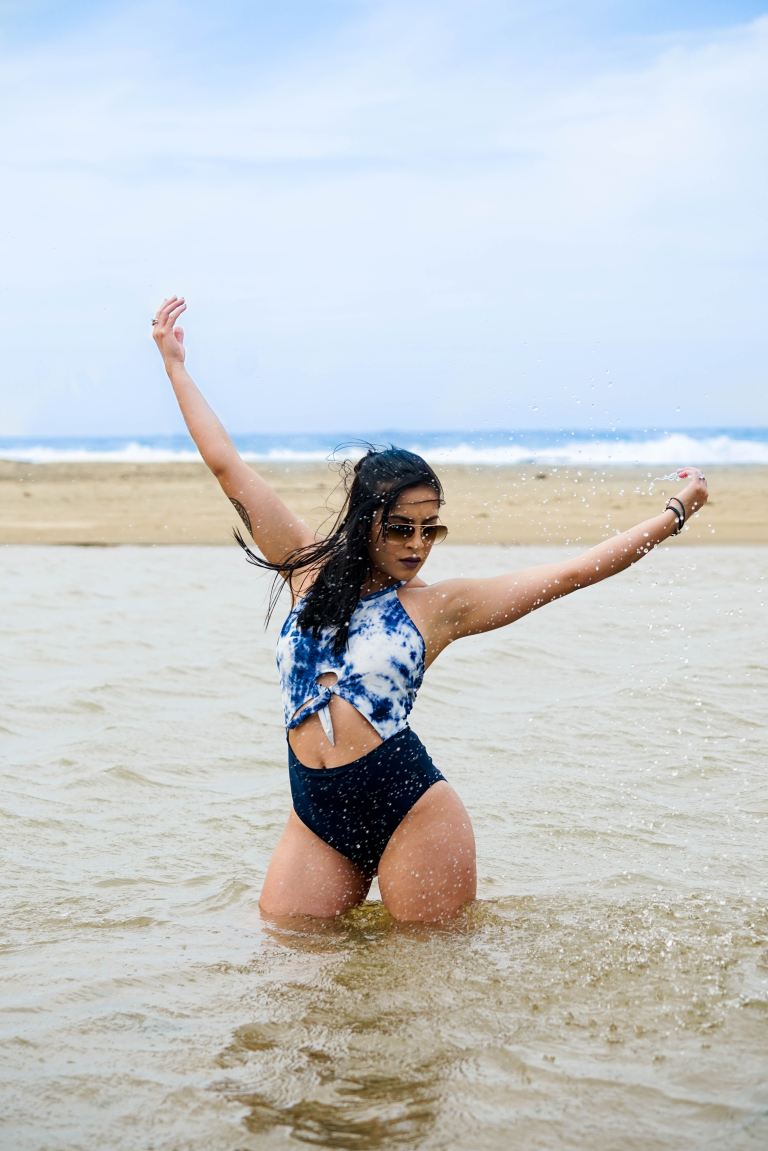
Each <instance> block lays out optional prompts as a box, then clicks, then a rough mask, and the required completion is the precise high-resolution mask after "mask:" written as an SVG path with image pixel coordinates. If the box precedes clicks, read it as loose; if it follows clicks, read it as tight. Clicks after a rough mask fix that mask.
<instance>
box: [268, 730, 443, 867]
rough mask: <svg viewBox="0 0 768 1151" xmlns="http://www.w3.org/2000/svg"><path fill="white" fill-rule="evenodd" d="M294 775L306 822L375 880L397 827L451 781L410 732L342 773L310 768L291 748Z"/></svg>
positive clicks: (293, 787) (297, 800) (392, 738)
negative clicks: (419, 801) (434, 787)
mask: <svg viewBox="0 0 768 1151" xmlns="http://www.w3.org/2000/svg"><path fill="white" fill-rule="evenodd" d="M288 771H289V774H290V779H291V795H292V796H293V806H294V809H295V811H296V814H297V815H298V817H299V819H300V820H301V822H302V823H304V824H306V826H307V827H308V828H309V829H310V831H314V833H315V835H318V836H319V837H320V839H322V840H324V841H325V842H326V843H327V844H329V845H330V846H331V847H335V848H336V850H337V851H340V852H341V854H342V855H345V856H346V857H347V859H351V860H352V862H353V863H355V864H357V866H358V867H359V868H360V869H361V870H362V871H363V872H364V873H365V875H366V877H368V878H371V879H372V878H373V876H374V875H375V874H376V871H377V868H378V866H379V860H380V859H381V857H382V855H383V853H384V848H385V847H386V846H387V843H388V842H389V839H390V836H391V835H392V832H393V831H394V830H395V828H396V827H397V825H398V824H399V823H400V822H401V821H402V820H403V818H404V817H405V816H406V815H407V814H408V812H409V811H410V810H411V808H412V807H413V805H414V803H416V801H417V799H420V798H421V796H422V795H423V794H424V792H425V791H428V790H429V788H430V787H431V786H432V784H433V783H437V782H438V781H439V780H441V779H445V776H444V775H443V774H442V772H440V771H439V770H438V769H437V768H436V767H435V765H434V763H433V762H432V760H431V759H430V757H429V754H428V753H427V749H426V748H425V747H424V744H423V743H422V742H421V740H420V739H419V737H418V736H417V735H415V734H414V732H412V731H411V729H410V728H409V727H404V728H403V729H402V730H401V731H398V732H397V733H396V734H395V735H392V736H390V737H389V739H386V740H384V742H383V743H380V744H379V746H378V747H375V748H374V749H373V751H369V752H368V754H367V755H363V756H361V757H360V759H355V760H353V762H352V763H345V764H344V765H343V766H342V767H306V766H305V765H304V764H303V763H301V762H300V761H299V760H298V759H297V758H296V756H295V755H294V753H293V749H292V748H291V745H290V744H289V745H288Z"/></svg>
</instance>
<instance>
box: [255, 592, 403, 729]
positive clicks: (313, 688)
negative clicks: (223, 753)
mask: <svg viewBox="0 0 768 1151" xmlns="http://www.w3.org/2000/svg"><path fill="white" fill-rule="evenodd" d="M400 587H402V584H396V585H395V586H393V587H388V588H384V589H383V590H382V591H377V592H373V594H372V595H367V596H364V597H363V598H362V599H361V600H360V602H359V603H358V605H357V607H356V608H355V610H354V612H353V613H352V618H351V619H350V621H349V638H348V641H347V646H346V648H345V649H344V651H343V652H342V653H341V654H340V655H336V654H335V653H334V651H333V639H334V632H333V631H332V630H331V629H330V628H328V629H326V630H324V631H322V632H321V633H320V635H319V636H318V637H315V636H313V635H312V634H311V632H309V631H302V630H301V628H300V626H299V622H298V615H299V612H300V611H301V601H299V603H298V604H297V605H296V606H295V607H294V609H293V611H292V612H291V613H290V615H289V616H288V618H287V620H286V621H285V623H284V625H283V629H282V631H281V632H280V638H279V640H278V643H277V668H278V671H279V673H280V683H281V685H282V689H283V712H284V716H285V726H286V730H288V731H290V730H291V728H294V727H298V726H299V724H300V723H303V721H304V720H305V719H307V717H308V716H310V715H315V713H317V715H318V717H319V719H320V722H321V723H322V725H323V731H324V732H325V734H326V735H327V737H328V739H329V740H330V742H331V743H333V742H334V737H333V725H332V723H331V715H330V708H329V704H330V700H331V696H333V695H338V696H339V697H340V698H341V699H345V700H347V702H348V703H351V704H352V706H353V707H354V708H356V709H357V710H358V711H359V712H360V714H361V715H362V716H364V718H365V719H367V720H368V722H369V723H370V725H371V727H372V728H373V729H374V731H375V732H376V733H377V734H378V735H380V736H381V738H382V739H383V740H384V739H389V738H390V736H393V735H396V734H397V732H398V731H401V730H402V729H403V728H404V727H405V726H406V722H407V719H408V715H409V712H410V710H411V708H412V707H413V703H414V700H415V699H416V692H417V691H418V690H419V688H420V687H421V681H422V679H423V678H424V640H423V638H422V636H421V633H420V632H419V630H418V628H417V627H416V625H415V623H414V622H413V620H412V619H411V617H410V616H409V615H408V613H407V612H406V610H405V608H404V607H403V605H402V603H401V602H400V597H399V596H398V594H397V592H398V588H400ZM328 672H330V673H332V674H333V675H335V676H336V682H335V683H333V684H331V685H329V686H327V687H323V686H321V685H320V684H318V682H317V680H318V678H319V677H320V676H322V675H325V674H326V673H328Z"/></svg>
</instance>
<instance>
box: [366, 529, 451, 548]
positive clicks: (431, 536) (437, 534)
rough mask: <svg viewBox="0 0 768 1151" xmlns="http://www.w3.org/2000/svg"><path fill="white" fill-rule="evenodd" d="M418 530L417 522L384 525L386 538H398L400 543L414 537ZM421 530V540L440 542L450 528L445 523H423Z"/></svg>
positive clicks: (426, 542) (429, 542)
mask: <svg viewBox="0 0 768 1151" xmlns="http://www.w3.org/2000/svg"><path fill="white" fill-rule="evenodd" d="M416 530H417V529H416V525H415V524H384V525H382V531H383V533H384V539H385V540H397V541H398V543H405V541H406V540H410V539H413V535H414V532H415V531H416ZM419 531H420V532H421V542H422V543H425V544H439V543H440V542H441V540H444V539H445V537H446V536H447V535H448V528H447V527H446V526H445V524H422V525H421V527H420V528H419Z"/></svg>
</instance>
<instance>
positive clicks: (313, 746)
mask: <svg viewBox="0 0 768 1151" xmlns="http://www.w3.org/2000/svg"><path fill="white" fill-rule="evenodd" d="M329 707H330V713H331V722H332V723H333V734H334V738H335V740H336V742H335V743H330V742H329V740H328V739H327V738H326V735H325V732H324V731H323V725H322V724H321V723H320V719H319V717H318V716H317V715H310V716H308V718H307V719H305V720H304V722H303V723H300V724H299V726H298V727H293V728H291V730H290V731H289V732H288V742H289V743H290V745H291V749H292V751H293V754H294V755H295V756H296V758H297V759H298V760H299V762H300V763H303V764H304V766H305V767H316V768H323V767H343V766H344V765H345V764H346V763H353V762H354V760H356V759H360V756H361V755H367V754H368V752H369V751H373V749H374V748H375V747H378V746H379V744H380V743H381V742H382V740H381V736H380V735H379V734H378V733H377V732H376V731H374V729H373V728H372V727H371V725H370V723H369V722H368V720H367V719H365V717H364V716H362V715H361V714H360V712H359V711H358V710H357V708H355V707H353V706H352V704H351V703H348V702H347V700H345V699H341V697H340V696H338V695H334V696H331V700H330V704H329Z"/></svg>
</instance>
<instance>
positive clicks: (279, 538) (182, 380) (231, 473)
mask: <svg viewBox="0 0 768 1151" xmlns="http://www.w3.org/2000/svg"><path fill="white" fill-rule="evenodd" d="M186 307H187V305H186V303H185V302H184V297H183V296H171V297H170V299H167V300H164V301H163V303H162V304H161V306H160V307H159V308H158V310H157V315H156V317H155V322H154V323H153V326H152V335H153V337H154V340H155V343H156V344H157V347H158V350H159V351H160V355H161V356H162V357H163V363H164V365H165V370H166V372H167V373H168V378H169V379H170V381H171V385H172V387H173V391H174V394H175V396H176V399H177V401H178V404H179V408H180V409H181V414H182V415H183V417H184V421H185V423H186V425H187V428H188V429H189V434H190V435H191V436H192V439H193V440H194V441H195V444H196V445H197V449H198V451H199V452H200V455H201V456H202V457H203V460H204V461H205V463H206V464H207V465H208V467H209V468H210V470H211V471H212V472H213V474H214V476H215V477H216V479H217V480H218V481H219V484H220V485H221V488H222V490H223V491H224V493H225V495H227V496H228V497H229V499H230V501H231V502H232V504H233V505H234V507H235V509H236V511H237V513H238V515H239V516H240V518H241V519H242V521H243V523H244V524H245V526H246V528H247V529H248V531H249V532H250V534H251V537H252V538H253V540H254V542H255V543H256V545H257V547H258V548H259V550H260V551H261V553H262V555H263V556H264V557H265V559H267V560H269V562H270V563H282V562H283V560H285V558H286V556H288V555H290V553H291V552H293V551H295V550H296V549H297V548H301V547H305V546H306V545H307V544H311V543H313V542H314V536H313V534H312V532H311V531H310V529H309V528H308V527H307V525H306V524H305V523H304V521H303V520H302V519H300V518H299V517H298V516H296V515H294V514H293V513H292V512H291V511H290V509H289V508H287V507H286V506H285V504H284V503H283V501H282V500H281V499H280V497H279V496H278V494H277V492H276V491H275V490H274V489H273V488H272V487H270V485H269V484H268V483H267V481H266V480H265V479H263V478H262V477H261V476H260V475H259V474H258V473H257V472H255V471H254V470H253V468H252V467H250V466H249V465H248V464H247V463H246V462H245V461H244V460H243V459H242V458H241V456H240V454H239V452H238V451H237V448H236V447H235V445H234V444H233V443H232V440H231V439H230V438H229V435H228V434H227V431H226V429H225V428H224V425H223V424H222V423H221V421H220V420H219V418H218V417H217V416H216V414H215V412H214V411H213V410H212V408H211V407H210V406H209V404H208V403H207V401H206V399H205V397H204V396H203V394H202V392H201V391H200V389H199V388H198V387H197V385H196V384H195V381H194V380H193V379H192V377H191V376H190V374H189V372H188V371H187V369H186V365H185V350H184V331H183V329H182V328H179V327H176V321H177V320H178V319H179V317H180V316H181V314H182V312H184V311H185V310H186Z"/></svg>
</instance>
